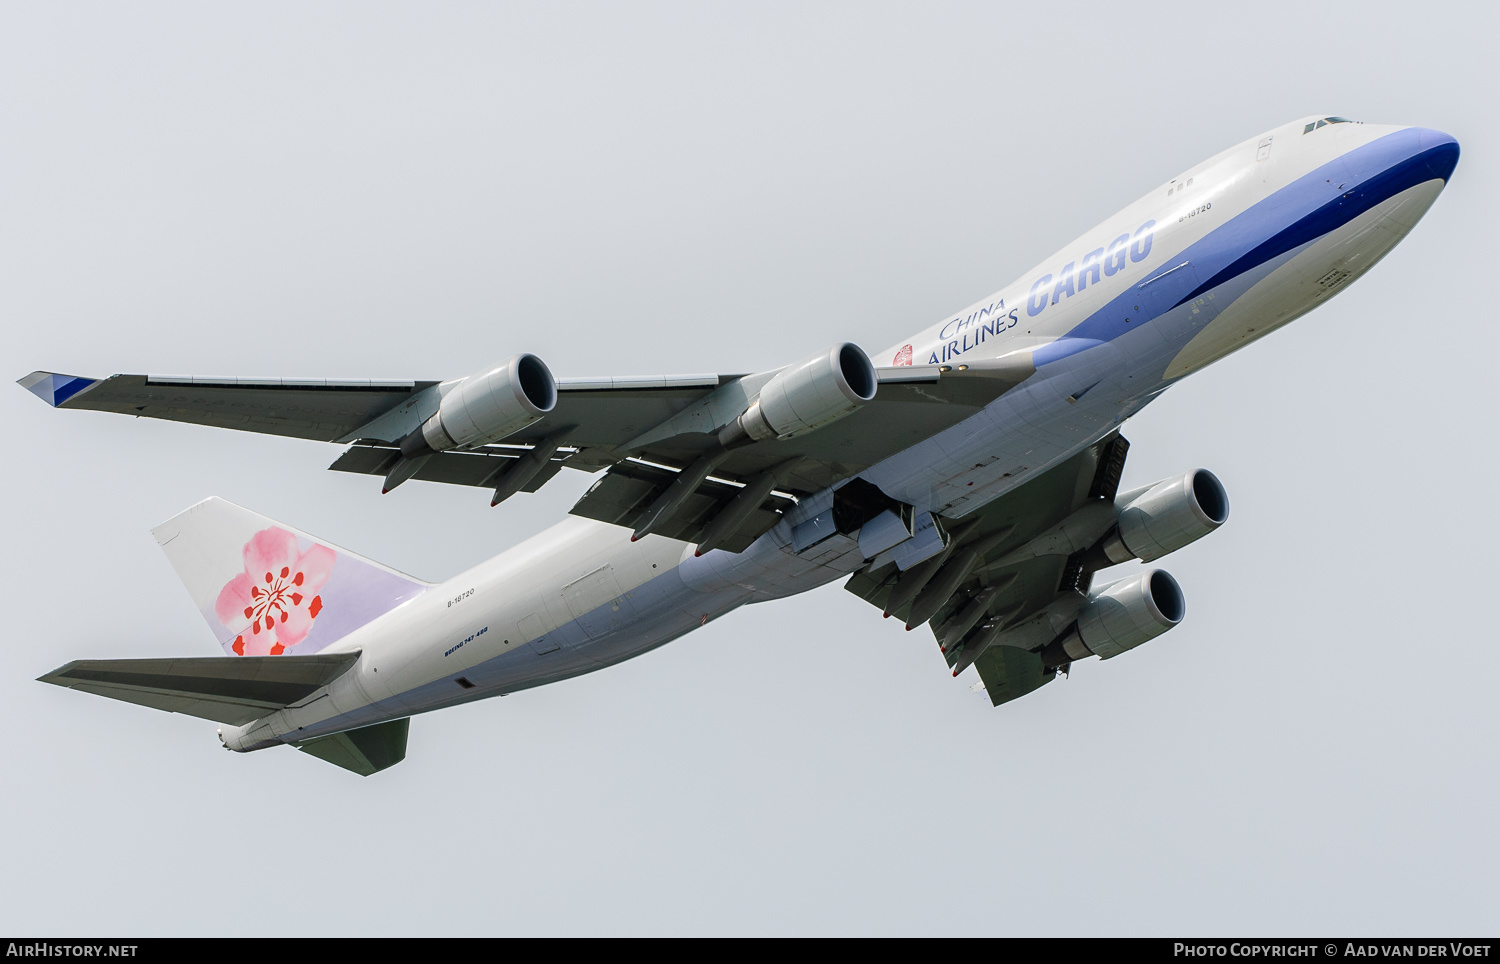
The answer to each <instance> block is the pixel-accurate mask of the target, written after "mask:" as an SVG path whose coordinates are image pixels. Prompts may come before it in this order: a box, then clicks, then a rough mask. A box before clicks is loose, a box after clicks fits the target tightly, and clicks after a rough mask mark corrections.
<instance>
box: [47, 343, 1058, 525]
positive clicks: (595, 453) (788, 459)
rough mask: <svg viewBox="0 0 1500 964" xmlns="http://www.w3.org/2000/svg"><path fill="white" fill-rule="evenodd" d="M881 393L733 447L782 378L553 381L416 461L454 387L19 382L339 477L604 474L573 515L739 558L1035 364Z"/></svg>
mask: <svg viewBox="0 0 1500 964" xmlns="http://www.w3.org/2000/svg"><path fill="white" fill-rule="evenodd" d="M875 371H876V372H877V381H878V391H877V393H876V396H875V397H874V398H873V399H872V400H871V401H869V402H868V403H866V404H864V405H863V406H862V407H860V408H858V409H857V410H855V411H853V412H852V413H851V414H849V415H847V416H845V417H842V418H839V419H837V420H836V421H833V422H831V423H830V424H827V425H824V426H822V427H820V428H817V429H816V430H813V431H809V432H806V433H805V434H800V435H796V436H793V437H789V438H785V437H781V438H769V439H762V440H758V441H753V442H749V444H735V445H733V446H731V447H728V448H726V446H725V444H724V443H723V442H721V440H720V437H719V436H720V432H721V430H722V429H723V428H724V427H725V426H727V425H729V424H730V423H732V422H733V421H734V420H735V419H736V418H738V417H739V416H740V415H741V413H743V412H745V411H746V410H747V407H748V406H749V405H751V404H752V403H753V402H754V401H755V399H756V398H757V394H758V393H759V391H760V389H761V388H762V387H763V386H764V385H765V384H766V383H767V382H768V381H769V380H770V379H771V378H773V377H774V376H775V375H776V374H777V372H765V373H761V374H759V375H677V376H644V377H616V378H573V379H558V380H557V381H556V389H557V400H556V404H555V406H554V407H553V408H552V409H551V410H550V411H548V412H547V413H546V414H545V416H544V417H541V418H539V419H537V420H536V421H534V422H532V423H530V424H528V425H526V426H525V427H523V428H521V429H520V430H517V431H515V432H514V433H512V434H511V435H509V436H507V437H506V438H504V439H503V440H502V441H501V442H498V443H493V444H482V445H471V446H466V447H462V448H455V449H452V450H447V451H438V452H430V451H429V452H427V453H423V454H421V455H418V456H416V457H412V456H411V455H410V454H409V453H408V452H406V451H403V447H402V440H403V439H410V438H411V437H412V436H413V433H414V432H418V431H419V430H420V429H421V427H422V426H423V424H424V423H426V422H427V421H428V420H429V419H431V418H432V416H433V414H434V413H436V412H437V411H438V410H439V406H440V404H441V403H442V400H443V393H444V391H445V390H448V389H451V387H452V386H454V385H456V384H458V383H457V382H445V383H438V382H434V381H337V380H293V379H235V378H188V377H177V376H159V375H113V376H111V377H109V378H104V379H90V378H84V377H81V376H74V375H63V374H58V373H53V372H33V373H32V374H31V375H28V376H26V377H25V378H23V379H21V380H20V384H21V385H22V386H23V387H25V388H26V389H27V390H29V391H31V392H32V393H33V394H35V395H37V396H38V397H40V398H42V399H43V400H44V401H46V402H47V403H48V404H50V405H53V406H54V407H57V408H67V409H82V410H90V411H105V412H115V413H117V414H124V415H134V416H140V417H146V418H162V419H169V420H173V421H181V422H189V423H193V424H199V425H211V426H215V427H219V428H232V429H238V430H241V431H251V432H259V433H264V434H273V435H284V436H289V437H294V438H306V439H316V440H319V441H327V442H342V443H345V444H348V445H350V447H349V448H348V449H347V450H345V452H344V453H343V454H342V455H341V456H339V458H338V459H336V460H335V461H334V462H333V464H332V465H331V466H329V467H330V468H331V469H334V470H335V471H340V472H351V473H355V474H362V475H377V476H383V477H384V478H385V489H386V490H387V491H389V490H390V489H392V488H394V487H395V486H396V485H399V484H401V483H403V482H405V481H406V480H408V479H413V478H414V479H418V480H422V481H432V482H444V483H448V484H454V485H468V486H476V487H482V488H489V489H492V490H493V493H494V495H493V498H492V500H491V504H496V503H498V502H500V501H502V500H503V499H505V498H508V497H509V496H510V495H512V494H514V493H516V492H534V491H536V490H537V489H539V488H540V487H541V486H542V485H544V484H546V482H547V481H548V480H550V479H551V478H553V477H554V476H556V474H557V473H558V472H559V471H560V470H561V469H562V468H564V467H568V468H576V469H580V470H583V471H588V472H598V471H600V470H601V469H602V470H605V475H604V476H603V477H602V478H601V480H600V482H599V483H596V485H595V486H594V487H593V488H592V489H590V491H589V493H588V494H586V495H585V496H584V497H583V498H582V499H581V500H580V501H579V503H578V504H577V505H576V506H575V507H574V509H573V512H574V513H575V514H577V515H581V516H586V517H589V518H595V519H602V520H605V521H609V522H611V523H615V524H618V525H623V526H628V527H630V528H632V529H635V530H636V534H637V535H638V536H639V535H644V534H645V533H647V532H658V533H661V534H663V535H669V536H671V537H672V538H678V539H683V540H686V541H692V542H698V543H700V544H702V543H704V542H705V540H707V541H708V543H709V544H710V545H712V546H715V547H719V548H724V549H728V550H731V551H739V550H740V549H742V548H743V547H744V546H746V545H748V544H749V543H750V542H751V541H753V540H754V539H755V538H756V537H757V536H759V535H760V534H761V533H762V532H764V531H765V530H766V529H769V528H770V527H771V526H773V525H775V524H776V522H777V521H778V520H779V519H780V518H781V515H782V513H783V512H784V511H785V510H786V509H787V508H789V507H790V506H791V505H792V504H794V500H795V499H796V498H797V497H798V496H801V495H806V494H809V493H812V492H816V491H818V490H820V489H823V488H826V487H828V486H830V485H834V484H836V483H838V482H841V481H843V480H845V479H848V478H850V477H852V476H853V475H855V474H857V473H858V472H860V471H861V470H863V469H865V468H867V467H868V466H870V465H873V464H875V463H876V462H879V461H881V460H882V459H884V458H887V457H889V456H891V455H894V454H895V453H897V452H899V451H901V450H903V449H905V448H908V447H910V446H911V445H913V444H916V443H917V442H919V441H921V440H923V439H925V438H928V437H930V436H931V435H934V434H936V433H937V432H940V431H943V430H944V429H946V428H949V427H951V426H953V425H956V424H958V423H959V422H961V421H963V420H964V419H966V418H968V417H970V416H971V415H974V414H975V413H977V412H979V411H980V410H982V409H983V408H984V406H985V405H987V404H989V403H990V402H991V401H993V400H994V399H995V398H997V397H999V396H1000V395H1001V394H1003V393H1004V392H1006V391H1008V390H1009V389H1011V388H1013V387H1014V386H1015V385H1017V384H1019V383H1020V382H1021V381H1024V380H1025V379H1026V378H1028V377H1029V376H1030V375H1031V374H1032V373H1033V372H1034V371H1035V369H1034V368H1033V367H1032V366H1031V363H1030V356H1029V353H1025V357H1024V358H1020V359H1017V358H1008V359H998V360H990V361H988V362H979V363H975V364H972V365H965V366H959V369H957V370H955V369H951V368H939V367H938V366H906V367H900V368H885V369H877V370H875Z"/></svg>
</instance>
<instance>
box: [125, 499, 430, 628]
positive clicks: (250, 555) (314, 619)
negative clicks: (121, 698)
mask: <svg viewBox="0 0 1500 964" xmlns="http://www.w3.org/2000/svg"><path fill="white" fill-rule="evenodd" d="M151 533H152V535H154V536H156V541H157V544H158V545H160V546H161V547H162V551H163V552H165V553H166V554H167V559H168V560H169V561H170V562H171V563H172V568H173V569H175V570H177V576H178V578H180V579H181V580H182V583H183V585H184V586H186V587H187V591H188V594H189V595H191V596H192V597H193V603H194V605H196V606H197V607H198V611H199V612H201V613H202V614H203V618H204V619H205V620H206V621H207V622H208V625H209V626H210V627H211V628H212V629H213V631H214V635H215V636H216V637H217V638H218V640H219V645H220V646H222V647H223V648H224V652H226V653H228V654H230V655H234V656H300V655H306V654H309V653H316V652H318V651H319V650H321V649H323V648H324V647H326V646H328V645H329V644H330V643H332V642H334V641H335V640H337V639H339V638H341V637H343V636H345V635H347V634H349V633H350V632H352V631H354V630H356V629H358V628H359V627H361V626H363V625H364V624H366V623H368V622H369V621H370V620H372V619H374V618H375V617H377V616H380V615H382V614H384V613H387V612H389V611H390V610H392V609H394V608H396V607H397V606H399V605H401V604H402V603H404V602H406V601H407V600H408V599H411V598H413V597H415V596H418V595H420V594H421V593H422V592H423V591H424V590H426V589H427V587H428V583H425V582H422V581H421V580H419V579H414V578H412V577H411V576H408V575H405V574H404V573H400V572H397V571H396V570H394V569H390V568H388V567H386V566H382V565H380V564H379V563H377V562H373V561H372V560H369V559H365V558H363V557H362V556H357V555H355V554H354V553H352V552H349V551H348V550H347V549H340V548H339V547H337V546H334V545H331V544H329V543H327V542H324V541H323V540H321V539H317V538H315V537H313V536H310V535H308V534H307V533H305V532H302V531H300V530H298V529H293V528H292V527H291V526H285V525H282V524H280V523H278V522H275V521H273V520H271V519H268V518H266V517H265V516H263V515H260V514H258V513H255V512H251V511H250V510H249V509H245V508H241V507H240V506H237V505H235V504H234V503H233V502H226V501H224V500H223V499H219V498H212V499H205V500H203V501H202V502H200V503H198V504H197V505H195V506H193V507H192V508H191V509H188V510H187V511H186V512H183V513H182V514H180V515H178V516H176V517H174V518H172V519H169V520H167V521H166V522H163V523H162V524H161V525H159V526H157V527H156V528H155V529H152V530H151Z"/></svg>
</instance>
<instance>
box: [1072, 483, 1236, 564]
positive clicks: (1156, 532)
mask: <svg viewBox="0 0 1500 964" xmlns="http://www.w3.org/2000/svg"><path fill="white" fill-rule="evenodd" d="M1121 502H1122V505H1121V506H1120V519H1119V523H1118V524H1117V525H1116V526H1115V528H1114V529H1112V530H1111V531H1110V532H1109V533H1108V534H1107V535H1106V536H1105V537H1104V538H1103V539H1102V540H1100V542H1099V544H1098V545H1097V546H1096V547H1095V548H1094V549H1093V550H1091V555H1093V556H1102V558H1096V559H1091V560H1090V562H1091V563H1092V565H1089V566H1088V568H1091V569H1103V568H1106V567H1108V566H1113V565H1117V564H1119V563H1122V562H1128V561H1130V560H1131V559H1139V560H1141V561H1142V562H1154V561H1155V560H1157V559H1160V558H1161V557H1162V556H1164V555H1166V554H1167V553H1169V552H1175V551H1177V550H1178V549H1181V548H1182V547H1183V546H1185V545H1187V544H1188V543H1190V542H1196V541H1198V540H1199V539H1201V538H1203V537H1204V536H1206V535H1208V534H1209V533H1210V532H1213V531H1214V530H1215V529H1217V528H1218V527H1219V526H1221V525H1223V524H1224V521H1225V520H1226V519H1228V518H1229V494H1228V493H1227V492H1225V491H1224V486H1223V484H1222V483H1220V482H1219V480H1218V479H1217V478H1216V477H1215V476H1214V474H1213V473H1212V472H1210V471H1208V470H1207V469H1194V470H1193V471H1191V472H1188V473H1187V474H1186V475H1183V476H1181V477H1180V478H1175V479H1162V480H1161V481H1160V482H1157V483H1156V484H1155V485H1150V486H1147V487H1146V488H1144V489H1137V490H1135V491H1134V492H1129V493H1126V495H1125V497H1124V498H1123V499H1122V500H1121Z"/></svg>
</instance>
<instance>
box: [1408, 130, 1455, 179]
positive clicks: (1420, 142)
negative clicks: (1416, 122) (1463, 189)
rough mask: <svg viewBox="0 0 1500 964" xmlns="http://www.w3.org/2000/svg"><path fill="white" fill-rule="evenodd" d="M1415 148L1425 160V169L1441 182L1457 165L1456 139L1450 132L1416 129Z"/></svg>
mask: <svg viewBox="0 0 1500 964" xmlns="http://www.w3.org/2000/svg"><path fill="white" fill-rule="evenodd" d="M1417 148H1418V150H1419V151H1420V152H1421V154H1422V155H1423V157H1424V158H1425V159H1426V161H1427V169H1428V170H1429V171H1431V172H1432V176H1433V177H1438V178H1442V180H1443V183H1445V184H1446V183H1447V182H1448V178H1449V177H1450V176H1451V175H1452V174H1453V169H1454V168H1455V167H1457V166H1458V141H1457V140H1455V139H1454V138H1453V135H1451V134H1444V133H1443V132H1442V131H1435V130H1429V129H1428V128H1425V127H1424V128H1421V129H1419V130H1418V131H1417Z"/></svg>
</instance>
